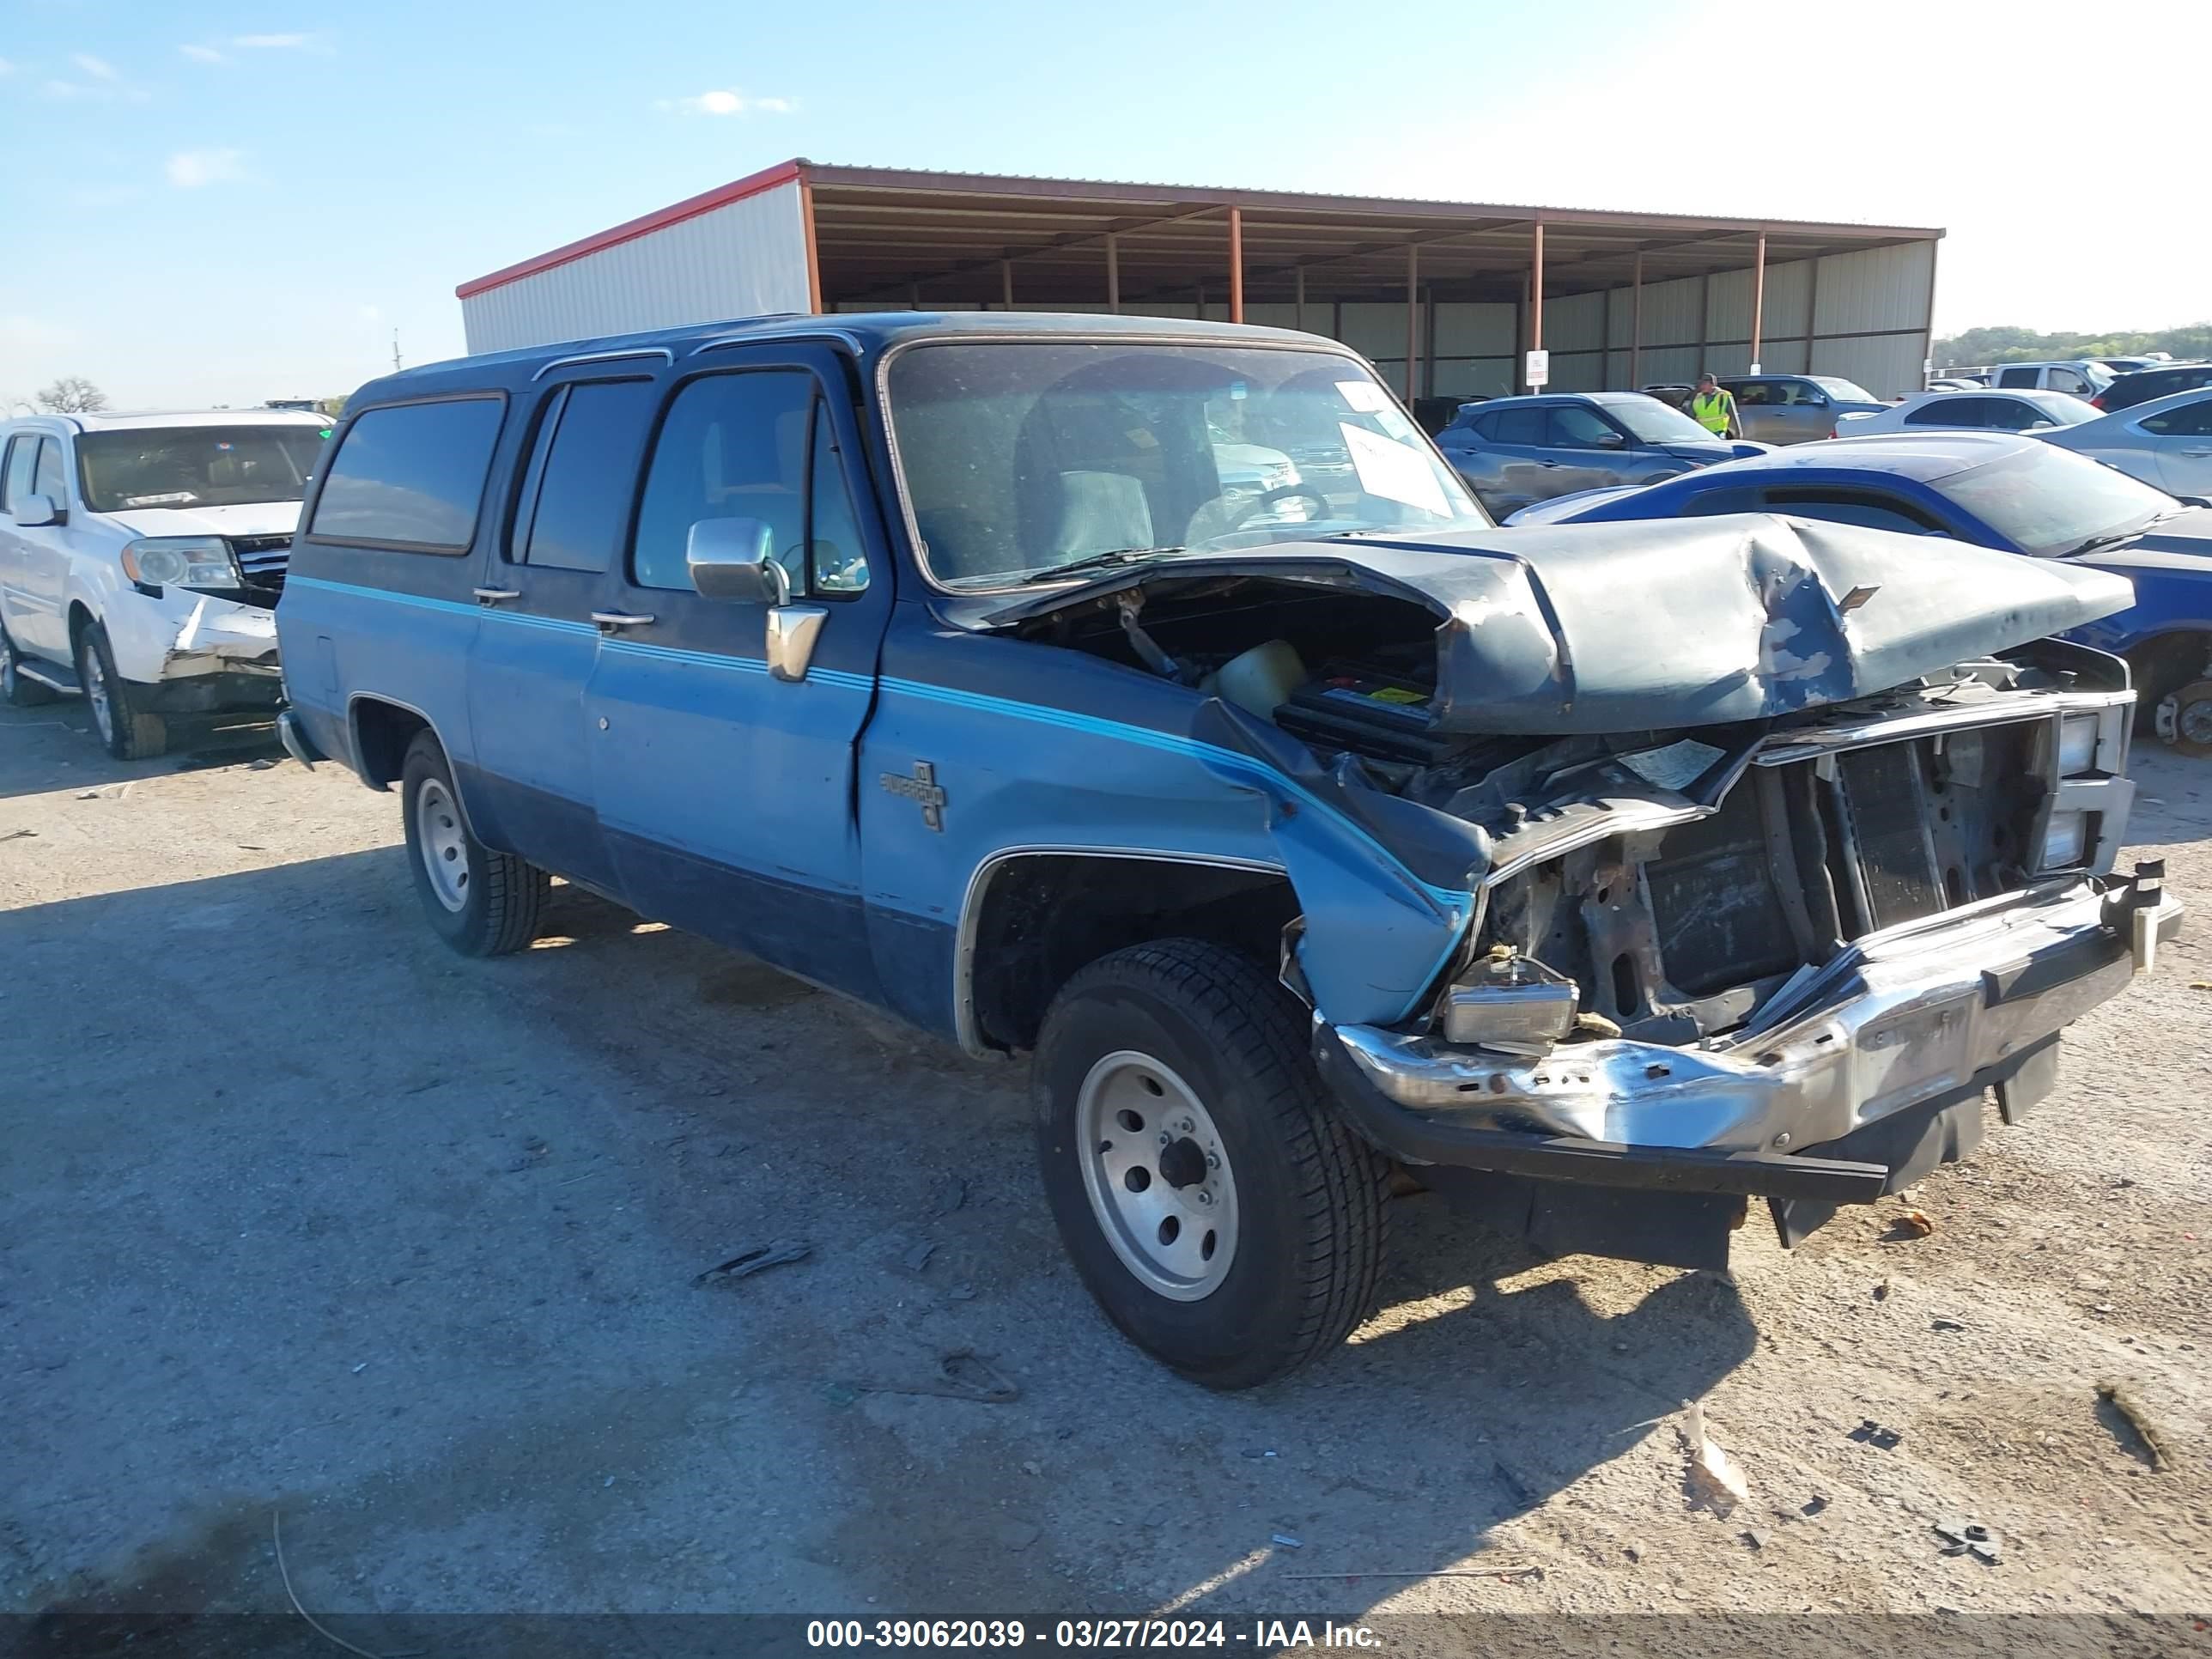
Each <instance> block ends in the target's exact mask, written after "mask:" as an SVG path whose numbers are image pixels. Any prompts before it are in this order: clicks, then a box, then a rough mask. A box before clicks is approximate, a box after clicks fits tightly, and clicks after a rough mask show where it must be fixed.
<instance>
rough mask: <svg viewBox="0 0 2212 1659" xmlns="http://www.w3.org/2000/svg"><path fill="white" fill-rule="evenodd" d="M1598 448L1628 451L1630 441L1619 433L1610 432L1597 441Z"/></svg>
mask: <svg viewBox="0 0 2212 1659" xmlns="http://www.w3.org/2000/svg"><path fill="white" fill-rule="evenodd" d="M1597 447H1599V448H1600V449H1626V448H1627V447H1628V440H1627V439H1626V438H1624V437H1622V436H1621V435H1620V434H1619V433H1618V432H1608V433H1607V434H1606V435H1604V436H1602V437H1601V438H1600V439H1599V440H1598V441H1597Z"/></svg>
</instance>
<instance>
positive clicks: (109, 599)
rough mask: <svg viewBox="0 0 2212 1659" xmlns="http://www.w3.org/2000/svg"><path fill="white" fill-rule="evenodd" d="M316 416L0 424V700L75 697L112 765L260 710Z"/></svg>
mask: <svg viewBox="0 0 2212 1659" xmlns="http://www.w3.org/2000/svg"><path fill="white" fill-rule="evenodd" d="M329 436H330V423H329V422H327V421H326V420H325V419H323V418H322V417H321V416H317V415H312V414H300V413H296V412H293V411H289V410H214V411H211V412H210V413H206V414H195V415H47V416H34V417H33V418H30V419H26V420H19V421H12V422H7V423H6V424H5V425H0V695H4V696H5V697H6V698H7V700H8V701H9V702H11V703H15V704H17V705H19V706H20V705H22V704H26V703H35V702H46V701H47V700H48V699H50V698H52V697H55V696H82V697H83V698H84V699H85V700H86V701H87V702H88V703H89V704H90V706H91V709H92V714H93V722H94V726H95V727H96V728H97V729H98V731H99V733H100V741H101V742H102V743H104V744H106V746H107V750H108V752H109V753H110V754H111V755H112V756H114V757H116V758H117V759H118V760H139V759H143V758H145V757H149V756H152V755H158V754H161V752H162V751H163V750H166V749H167V747H168V741H169V721H170V720H172V719H173V718H177V717H185V716H207V715H220V714H252V713H259V712H262V711H268V712H270V713H272V714H273V713H274V712H275V709H276V705H277V702H278V701H279V698H280V696H281V689H282V681H281V678H280V676H279V672H278V668H277V662H276V612H275V606H276V597H277V595H278V593H279V592H281V591H282V590H283V585H284V571H285V567H286V564H287V562H288V560H289V556H290V551H291V546H292V532H293V531H294V529H295V526H297V524H298V521H299V515H300V499H301V495H304V494H305V493H306V489H307V480H308V478H309V477H312V476H313V471H314V469H315V466H316V464H317V461H318V459H319V456H320V454H321V452H322V447H323V444H324V442H325V440H326V439H328V437H329Z"/></svg>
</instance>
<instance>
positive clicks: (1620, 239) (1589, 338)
mask: <svg viewBox="0 0 2212 1659" xmlns="http://www.w3.org/2000/svg"><path fill="white" fill-rule="evenodd" d="M1942 234H1943V233H1942V231H1941V230H1939V229H1930V228H1916V227H1906V226H1889V225H1857V224H1840V223H1822V222H1806V221H1799V220H1789V219H1771V218H1752V217H1737V218H1707V217H1696V216H1685V215H1675V214H1649V213H1628V212H1610V211H1603V210H1594V209H1577V208H1553V207H1535V206H1513V205H1504V204H1485V203H1470V202H1438V201H1421V200H1412V199H1406V200H1393V199H1386V198H1381V197H1351V196H1321V195H1308V194H1302V193H1297V192H1291V191H1257V190H1240V189H1215V188H1209V187H1202V186H1197V185H1145V184H1124V183H1117V182H1109V181H1096V180H1080V179H1034V178H1020V177H1009V176H1000V175H992V174H969V173H927V172H916V171H909V170H902V169H893V168H880V167H836V166H830V165H827V164H823V163H820V162H815V161H805V160H793V161H785V162H782V163H780V164H779V165H777V166H775V167H769V168H766V169H764V170H763V171H762V172H760V173H754V174H751V175H750V176H749V177H747V178H744V179H738V180H736V181H734V182H733V183H732V184H729V185H724V186H722V187H720V189H717V190H714V191H706V192H704V193H703V194H702V195H699V196H696V197H690V199H688V200H686V201H684V202H679V203H677V204H673V205H672V206H671V207H668V208H665V209H662V210H659V211H657V212H654V213H651V214H647V215H645V216H642V217H641V218H638V219H635V220H631V221H629V222H627V223H625V224H622V225H617V226H616V227H614V228H611V229H609V230H606V231H603V232H600V233H599V234H596V235H593V236H589V237H586V238H584V239H582V240H580V241H576V242H571V243H568V244H567V245H565V246H562V247H558V248H555V249H553V250H551V251H550V252H547V253H544V254H541V255H538V256H537V257H536V258H531V259H526V260H524V261H522V262H521V263H520V264H514V265H510V266H508V267H507V268H506V269H504V270H499V271H495V272H493V273H491V274H490V275H489V276H483V277H479V278H477V279H476V280H475V281H473V282H471V283H463V284H462V285H461V286H460V288H459V290H458V293H459V296H460V299H461V302H462V307H463V313H464V319H465V323H466V325H467V330H468V339H469V345H470V349H471V350H488V349H501V348H503V347H507V346H513V345H520V344H524V343H535V342H538V341H544V340H551V339H568V338H579V337H588V336H591V335H593V334H604V333H613V332H619V331H628V330H632V329H638V328H647V327H655V326H660V325H673V324H679V323H690V322H703V321H709V320H713V319H717V318H722V317H738V316H746V315H753V314H758V313H763V312H767V311H809V310H811V311H837V310H860V309H868V310H876V309H885V308H898V307H915V308H926V309H929V310H933V311H950V310H959V309H984V308H987V309H994V310H995V309H1000V308H1009V309H1028V310H1053V311H1096V312H1117V311H1118V312H1133V313H1145V314H1147V315H1155V316H1206V317H1210V318H1216V319H1227V320H1230V321H1247V322H1254V323H1268V324H1274V325H1280V326H1285V327H1296V328H1305V329H1310V330H1311V331H1315V332H1316V333H1322V334H1327V335H1330V336H1332V337H1334V338H1337V339H1340V340H1343V341H1345V342H1346V343H1349V344H1351V345H1352V346H1354V347H1356V348H1357V349H1359V350H1360V351H1362V352H1363V353H1364V355H1366V356H1368V357H1370V358H1371V359H1373V360H1374V361H1375V362H1377V363H1378V364H1379V365H1380V366H1381V367H1382V368H1383V369H1384V370H1385V372H1386V373H1387V374H1389V375H1390V376H1391V378H1392V379H1393V380H1394V382H1395V384H1397V385H1399V386H1401V388H1402V389H1403V390H1404V391H1405V392H1406V394H1407V397H1408V398H1414V397H1425V396H1441V397H1449V396H1467V395H1474V394H1489V395H1495V394H1498V393H1500V392H1508V391H1510V390H1513V389H1515V388H1516V386H1517V384H1518V383H1519V380H1520V378H1521V366H1522V362H1523V361H1524V356H1523V354H1525V353H1526V352H1528V350H1530V349H1547V350H1548V351H1549V353H1550V356H1551V368H1552V377H1551V385H1552V386H1553V388H1555V389H1563V390H1572V389H1593V388H1597V387H1601V386H1641V385H1645V384H1650V383H1652V382H1655V381H1680V380H1687V379H1689V378H1691V377H1692V376H1693V375H1694V374H1696V373H1697V372H1698V371H1699V369H1700V368H1712V369H1714V370H1715V371H1717V372H1718V373H1723V374H1728V373H1741V372H1743V371H1744V370H1746V369H1747V368H1749V367H1750V366H1751V365H1752V364H1753V363H1758V364H1759V365H1761V366H1762V367H1764V368H1766V369H1768V370H1769V371H1782V372H1793V371H1794V372H1810V373H1818V374H1840V375H1844V376H1845V377H1847V378H1850V379H1852V380H1859V381H1861V382H1862V383H1863V384H1865V385H1866V386H1869V388H1870V389H1871V390H1873V391H1874V392H1876V393H1878V394H1881V395H1884V396H1887V395H1893V394H1896V393H1899V392H1910V391H1914V390H1917V389H1918V387H1919V386H1920V384H1921V377H1922V364H1923V360H1924V359H1925V358H1926V357H1927V356H1928V353H1929V346H1930V343H1931V333H1930V330H1931V323H1932V315H1931V313H1932V307H1933V302H1934V294H1935V279H1936V244H1937V243H1938V241H1939V240H1941V239H1942Z"/></svg>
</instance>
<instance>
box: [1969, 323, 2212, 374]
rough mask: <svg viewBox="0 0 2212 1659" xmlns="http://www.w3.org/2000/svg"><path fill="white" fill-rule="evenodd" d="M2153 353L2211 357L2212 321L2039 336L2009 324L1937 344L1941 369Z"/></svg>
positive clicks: (1971, 332) (1974, 329)
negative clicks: (2186, 324) (2149, 328)
mask: <svg viewBox="0 0 2212 1659" xmlns="http://www.w3.org/2000/svg"><path fill="white" fill-rule="evenodd" d="M2153 351H2163V352H2165V353H2166V354H2167V355H2168V356H2172V357H2176V358H2182V359H2187V358H2194V357H2212V322H2204V323H2193V324H2191V325H2189V326H2188V327H2186V328H2168V329H2154V330H2145V331H2127V330H2115V331H2109V332H2106V333H2102V334H2080V333H2068V332H2064V331H2060V332H2057V333H2052V334H2039V333H2037V332H2036V331H2034V330H2033V329H2032V328H2017V327H2010V326H2002V327H1995V328H1970V329H1966V330H1965V331H1963V332H1960V333H1958V334H1954V335H1951V336H1950V337H1948V338H1945V339H1939V340H1938V341H1936V349H1935V357H1936V366H1937V367H1938V368H1946V367H1954V366H1955V367H1959V368H1966V367H1968V366H1977V367H1978V366H1981V365H1984V364H1990V363H2022V362H2041V361H2044V360H2047V359H2064V358H2070V357H2140V356H2144V355H2146V354H2147V353H2149V352H2153Z"/></svg>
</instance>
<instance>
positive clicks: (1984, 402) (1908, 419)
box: [1905, 392, 2009, 426]
mask: <svg viewBox="0 0 2212 1659" xmlns="http://www.w3.org/2000/svg"><path fill="white" fill-rule="evenodd" d="M2006 401H2009V400H2006ZM1999 402H2000V400H1999V399H1997V398H1975V397H1970V396H1968V395H1967V394H1966V392H1944V393H1943V394H1942V396H1941V397H1936V398H1929V400H1928V401H1927V402H1926V403H1924V404H1921V405H1920V407H1919V408H1917V409H1916V410H1913V411H1912V412H1911V414H1909V415H1907V416H1905V425H1907V426H1990V425H1994V424H1995V422H1993V421H1992V420H1991V419H1990V410H1993V409H1995V408H1996V407H1998V406H1999Z"/></svg>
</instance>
